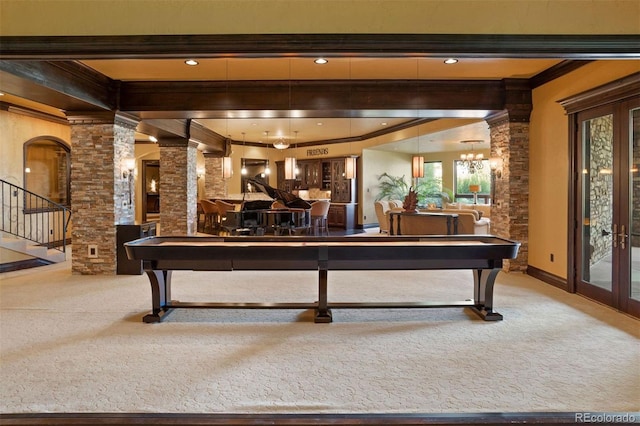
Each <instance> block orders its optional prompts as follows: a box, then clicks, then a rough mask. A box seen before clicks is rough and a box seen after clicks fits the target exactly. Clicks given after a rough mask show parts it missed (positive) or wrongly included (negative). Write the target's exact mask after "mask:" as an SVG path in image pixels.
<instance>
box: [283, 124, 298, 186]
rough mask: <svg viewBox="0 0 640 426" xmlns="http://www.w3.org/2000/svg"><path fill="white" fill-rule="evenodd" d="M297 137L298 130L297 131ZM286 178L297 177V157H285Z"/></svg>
mask: <svg viewBox="0 0 640 426" xmlns="http://www.w3.org/2000/svg"><path fill="white" fill-rule="evenodd" d="M295 135H296V139H297V137H298V132H297V131H296V132H295ZM284 178H285V180H292V179H295V178H296V157H285V158H284Z"/></svg>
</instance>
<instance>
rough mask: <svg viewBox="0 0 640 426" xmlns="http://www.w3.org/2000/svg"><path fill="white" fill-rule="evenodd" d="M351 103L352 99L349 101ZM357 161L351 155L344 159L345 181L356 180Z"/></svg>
mask: <svg viewBox="0 0 640 426" xmlns="http://www.w3.org/2000/svg"><path fill="white" fill-rule="evenodd" d="M349 82H351V59H349ZM349 101H351V99H349ZM349 151H350V152H351V117H349ZM356 159H357V157H356V156H354V155H350V156H348V157H346V158H345V159H344V177H345V179H355V178H356Z"/></svg>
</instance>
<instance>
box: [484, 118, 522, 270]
mask: <svg viewBox="0 0 640 426" xmlns="http://www.w3.org/2000/svg"><path fill="white" fill-rule="evenodd" d="M487 122H488V123H489V129H490V134H491V154H490V155H491V157H499V158H501V159H502V162H503V163H502V170H501V171H500V173H501V174H500V175H497V176H496V178H495V198H494V199H493V200H492V202H493V204H492V206H491V233H492V234H494V235H497V236H499V237H503V238H509V239H511V240H516V241H519V242H520V243H521V246H520V251H519V252H518V257H517V258H516V259H514V260H511V261H506V264H505V267H504V268H505V270H507V271H521V272H525V271H526V270H527V265H528V258H529V123H528V122H511V121H509V114H508V113H507V112H506V111H505V112H504V113H502V114H498V115H494V116H493V117H491V118H490V119H488V120H487Z"/></svg>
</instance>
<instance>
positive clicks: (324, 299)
mask: <svg viewBox="0 0 640 426" xmlns="http://www.w3.org/2000/svg"><path fill="white" fill-rule="evenodd" d="M318 250H319V252H318V307H317V308H316V316H315V318H314V322H316V323H329V322H331V321H332V320H333V317H332V315H331V309H329V306H328V296H327V287H328V286H327V281H328V272H329V271H328V269H329V268H328V266H329V265H328V263H329V252H328V247H319V248H318Z"/></svg>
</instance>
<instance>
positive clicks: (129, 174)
mask: <svg viewBox="0 0 640 426" xmlns="http://www.w3.org/2000/svg"><path fill="white" fill-rule="evenodd" d="M122 169H123V170H122V179H125V180H127V181H128V184H129V204H128V206H129V208H131V204H132V197H131V193H132V192H133V188H132V186H133V174H134V172H135V170H136V159H135V158H133V157H127V158H123V159H122Z"/></svg>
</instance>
